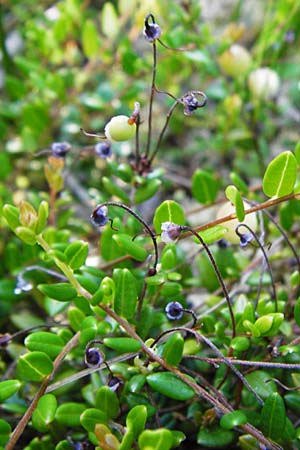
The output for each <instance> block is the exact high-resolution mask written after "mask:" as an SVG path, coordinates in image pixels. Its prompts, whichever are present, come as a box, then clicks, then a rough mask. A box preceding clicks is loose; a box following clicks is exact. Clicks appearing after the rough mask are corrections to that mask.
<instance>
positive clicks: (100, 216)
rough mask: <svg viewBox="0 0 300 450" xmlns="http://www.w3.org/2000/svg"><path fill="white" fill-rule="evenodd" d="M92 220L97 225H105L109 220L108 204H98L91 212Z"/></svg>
mask: <svg viewBox="0 0 300 450" xmlns="http://www.w3.org/2000/svg"><path fill="white" fill-rule="evenodd" d="M91 222H92V224H93V225H96V226H97V227H103V226H104V225H106V224H107V222H108V217H107V208H106V206H101V205H99V206H97V207H96V208H95V209H94V211H93V212H92V214H91Z"/></svg>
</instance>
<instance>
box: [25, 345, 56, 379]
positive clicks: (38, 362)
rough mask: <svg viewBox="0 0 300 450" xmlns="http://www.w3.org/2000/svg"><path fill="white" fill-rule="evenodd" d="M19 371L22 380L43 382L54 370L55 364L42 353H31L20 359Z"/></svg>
mask: <svg viewBox="0 0 300 450" xmlns="http://www.w3.org/2000/svg"><path fill="white" fill-rule="evenodd" d="M17 370H18V374H19V376H20V378H22V379H23V380H28V381H41V380H43V379H44V378H45V377H46V376H47V375H49V374H50V373H51V372H52V370H53V363H52V361H51V359H50V358H49V356H48V355H46V354H45V353H42V352H30V353H26V355H21V356H20V358H19V359H18V364H17Z"/></svg>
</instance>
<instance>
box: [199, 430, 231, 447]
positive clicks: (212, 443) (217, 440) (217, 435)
mask: <svg viewBox="0 0 300 450" xmlns="http://www.w3.org/2000/svg"><path fill="white" fill-rule="evenodd" d="M234 438H235V434H234V432H233V431H231V430H223V429H222V428H220V427H214V428H202V429H201V430H200V431H199V433H198V435H197V442H198V444H200V445H201V446H203V447H204V448H213V449H216V448H230V447H229V445H230V444H231V443H232V441H233V440H234Z"/></svg>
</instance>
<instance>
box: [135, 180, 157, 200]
mask: <svg viewBox="0 0 300 450" xmlns="http://www.w3.org/2000/svg"><path fill="white" fill-rule="evenodd" d="M160 186H161V181H160V180H158V179H153V180H147V182H146V184H145V185H144V186H140V187H138V188H137V190H136V191H135V194H134V203H136V204H137V203H142V202H144V201H146V200H148V199H149V198H151V197H153V195H155V194H156V192H157V191H158V189H159V188H160Z"/></svg>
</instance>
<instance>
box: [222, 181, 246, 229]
mask: <svg viewBox="0 0 300 450" xmlns="http://www.w3.org/2000/svg"><path fill="white" fill-rule="evenodd" d="M225 195H226V197H227V198H228V200H229V201H230V202H231V203H232V204H233V205H234V207H235V213H236V216H237V218H238V221H239V222H243V220H244V218H245V208H244V202H243V199H242V196H241V193H240V191H238V189H237V188H236V187H235V186H233V185H232V184H231V185H229V186H227V188H226V189H225Z"/></svg>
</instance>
